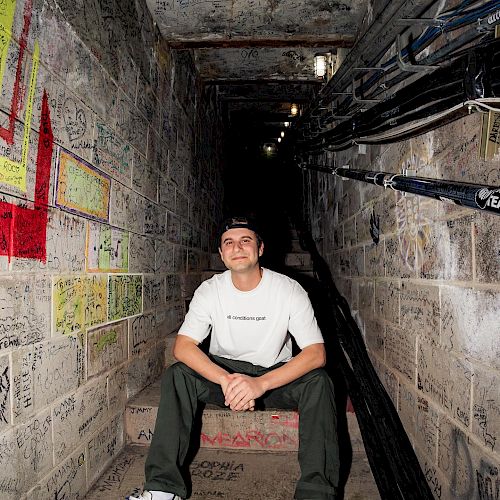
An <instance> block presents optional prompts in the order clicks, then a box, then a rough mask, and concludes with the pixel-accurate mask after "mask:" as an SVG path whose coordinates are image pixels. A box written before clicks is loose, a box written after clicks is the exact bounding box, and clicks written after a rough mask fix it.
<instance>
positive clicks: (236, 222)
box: [218, 216, 262, 240]
mask: <svg viewBox="0 0 500 500" xmlns="http://www.w3.org/2000/svg"><path fill="white" fill-rule="evenodd" d="M237 228H245V229H250V231H253V232H254V233H255V234H256V235H257V237H258V238H259V240H262V238H261V236H260V230H259V227H258V225H257V222H256V221H255V219H253V218H251V217H237V216H234V217H228V218H227V219H224V220H223V221H222V223H221V225H220V226H219V233H218V235H219V240H220V238H221V237H222V235H223V234H224V233H225V232H226V231H229V230H230V229H237Z"/></svg>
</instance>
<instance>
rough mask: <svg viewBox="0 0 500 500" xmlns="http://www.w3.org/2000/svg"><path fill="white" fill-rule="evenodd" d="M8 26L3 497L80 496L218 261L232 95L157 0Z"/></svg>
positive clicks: (40, 5) (7, 5) (50, 4)
mask: <svg viewBox="0 0 500 500" xmlns="http://www.w3.org/2000/svg"><path fill="white" fill-rule="evenodd" d="M0 25H1V26H2V30H1V34H2V35H1V37H0V40H1V43H0V55H1V64H0V81H1V94H0V191H1V198H0V300H1V302H0V304H1V308H0V496H1V497H2V498H5V499H10V498H13V499H14V498H15V499H19V498H25V496H24V495H27V498H37V499H49V498H52V499H53V498H71V499H77V498H83V496H84V494H85V491H86V490H87V489H88V488H89V486H90V485H91V483H92V482H93V481H94V480H95V479H96V478H97V477H98V476H99V474H100V473H101V472H102V470H103V469H104V468H105V467H106V466H107V465H108V464H109V463H110V461H111V460H112V459H113V457H114V456H116V454H117V453H118V452H119V451H120V449H121V448H122V446H123V444H124V443H123V410H124V405H125V402H126V400H127V398H129V397H131V396H133V395H134V394H136V393H137V392H138V391H140V390H141V388H142V387H144V386H145V385H147V384H148V383H150V382H151V381H152V380H154V379H155V378H156V377H157V376H158V375H159V373H160V371H161V368H162V365H163V356H164V344H165V340H164V339H165V336H166V335H167V334H168V333H170V332H172V330H174V329H175V327H176V326H177V325H178V324H179V322H180V321H181V319H182V317H183V314H184V300H183V299H184V297H185V296H188V295H189V294H190V293H191V290H192V289H193V288H194V287H195V286H196V285H197V284H198V283H199V281H200V279H201V271H202V270H203V269H204V268H206V267H207V266H206V264H207V262H208V258H209V250H210V248H209V242H210V241H211V236H212V234H213V231H214V225H215V221H217V220H218V219H219V215H220V214H219V211H220V207H221V196H222V189H221V177H220V172H219V170H218V169H219V167H218V165H219V163H220V162H219V151H220V149H221V148H220V144H221V137H220V134H221V132H220V127H219V126H218V125H219V122H218V105H217V102H216V99H215V95H214V94H213V93H210V92H209V91H206V90H203V89H202V87H201V85H200V82H199V81H198V79H197V76H196V71H195V68H194V65H193V62H192V59H191V55H190V53H188V52H186V53H183V52H178V53H173V52H170V51H169V50H168V49H167V48H166V47H165V46H164V44H163V43H162V41H161V39H159V37H158V34H157V32H156V29H155V27H154V25H153V22H152V19H151V17H150V15H149V12H148V10H147V8H146V5H145V2H144V1H142V0H137V1H135V0H129V1H127V0H123V1H122V0H111V1H104V0H95V1H92V0H90V1H85V2H74V1H69V0H61V1H58V2H54V1H52V0H50V1H43V2H42V1H41V0H33V1H32V0H10V1H9V2H4V3H3V4H2V5H1V6H0ZM9 33H11V34H12V36H9Z"/></svg>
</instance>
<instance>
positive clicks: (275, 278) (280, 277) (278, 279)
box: [266, 268, 300, 288]
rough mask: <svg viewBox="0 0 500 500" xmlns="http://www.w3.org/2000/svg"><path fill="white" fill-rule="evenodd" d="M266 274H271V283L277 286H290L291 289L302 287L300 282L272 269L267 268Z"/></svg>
mask: <svg viewBox="0 0 500 500" xmlns="http://www.w3.org/2000/svg"><path fill="white" fill-rule="evenodd" d="M266 272H268V273H269V275H270V277H271V280H270V281H271V282H274V283H275V284H279V285H282V286H288V287H291V288H295V287H297V286H299V287H300V284H299V282H298V281H296V280H294V279H293V278H290V276H287V275H286V274H282V273H278V272H277V271H272V270H271V269H267V268H266Z"/></svg>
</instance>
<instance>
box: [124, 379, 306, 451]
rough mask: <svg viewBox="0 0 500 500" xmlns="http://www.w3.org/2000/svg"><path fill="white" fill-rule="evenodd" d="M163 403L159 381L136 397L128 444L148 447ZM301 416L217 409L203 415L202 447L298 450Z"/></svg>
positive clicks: (127, 427) (127, 419)
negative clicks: (160, 404) (160, 403)
mask: <svg viewBox="0 0 500 500" xmlns="http://www.w3.org/2000/svg"><path fill="white" fill-rule="evenodd" d="M159 402H160V382H159V381H157V382H155V383H154V384H152V385H150V386H149V387H147V388H146V389H144V390H143V391H142V392H141V393H140V394H138V395H137V396H136V397H135V398H133V399H132V400H131V401H130V403H129V404H128V405H127V408H126V410H125V431H126V435H127V442H128V443H131V444H137V445H148V444H149V443H150V442H151V438H152V436H153V430H154V425H155V422H156V414H157V412H158V405H159ZM298 422H299V415H298V413H297V412H294V411H285V410H273V411H256V412H238V413H233V412H231V411H227V410H224V409H221V408H217V407H209V408H205V410H204V411H203V415H202V427H201V434H200V447H201V448H210V449H224V450H242V449H243V450H257V451H258V450H266V451H270V452H275V451H279V452H283V451H297V449H298V439H299V436H298Z"/></svg>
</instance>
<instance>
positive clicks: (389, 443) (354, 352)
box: [296, 224, 434, 500]
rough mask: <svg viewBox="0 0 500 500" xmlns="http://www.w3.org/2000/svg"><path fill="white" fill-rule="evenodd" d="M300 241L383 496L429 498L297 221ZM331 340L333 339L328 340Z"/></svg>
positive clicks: (346, 313)
mask: <svg viewBox="0 0 500 500" xmlns="http://www.w3.org/2000/svg"><path fill="white" fill-rule="evenodd" d="M296 227H297V228H298V233H299V237H300V241H301V245H302V246H303V248H304V249H305V250H308V251H309V252H310V254H311V258H312V261H313V268H314V272H315V274H316V276H317V277H318V279H319V281H320V284H321V285H322V288H323V297H324V300H325V301H326V302H327V303H328V304H327V306H328V310H329V311H331V318H330V324H331V325H333V326H334V328H335V332H334V335H331V336H329V337H327V338H326V339H325V340H326V341H327V346H328V350H329V353H330V352H331V355H330V356H331V357H330V359H332V358H333V359H336V360H338V362H339V364H340V368H341V371H342V373H343V375H344V377H345V379H346V382H347V386H348V390H349V396H350V398H351V401H352V403H353V406H354V409H355V411H356V417H357V419H358V423H359V427H360V430H361V435H362V437H363V442H364V444H365V448H366V451H367V456H368V461H369V462H370V466H371V469H372V473H373V476H374V478H375V481H376V483H377V486H378V489H379V493H380V496H381V498H382V499H383V500H433V498H434V497H433V495H432V493H431V490H430V488H429V486H428V484H427V481H426V480H425V476H424V473H423V472H422V469H421V468H420V464H419V463H418V460H417V457H416V455H415V452H414V451H413V448H412V446H411V443H410V441H409V439H408V436H407V435H406V432H405V430H404V427H403V425H402V424H401V421H400V420H399V416H398V414H397V412H396V410H395V408H394V405H393V403H392V401H391V399H390V398H389V396H388V394H387V392H386V391H385V388H384V386H383V385H382V383H381V382H380V380H379V378H378V375H377V373H376V371H375V369H374V368H373V365H372V363H371V361H370V358H369V356H368V353H367V351H366V348H365V345H364V342H363V338H362V335H361V332H360V331H359V328H358V326H357V324H356V322H355V321H354V319H353V318H352V316H351V312H350V309H349V305H348V303H347V301H346V300H345V299H344V298H343V297H342V296H341V295H340V293H339V292H338V290H337V288H336V286H335V283H334V282H333V279H332V276H331V273H330V270H329V268H328V265H327V264H326V263H325V261H324V260H323V258H322V257H321V255H320V254H319V252H318V250H317V249H316V244H315V242H314V240H313V238H312V236H311V234H310V232H309V231H308V230H306V229H304V227H303V225H302V224H299V225H296ZM328 341H331V342H328Z"/></svg>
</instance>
